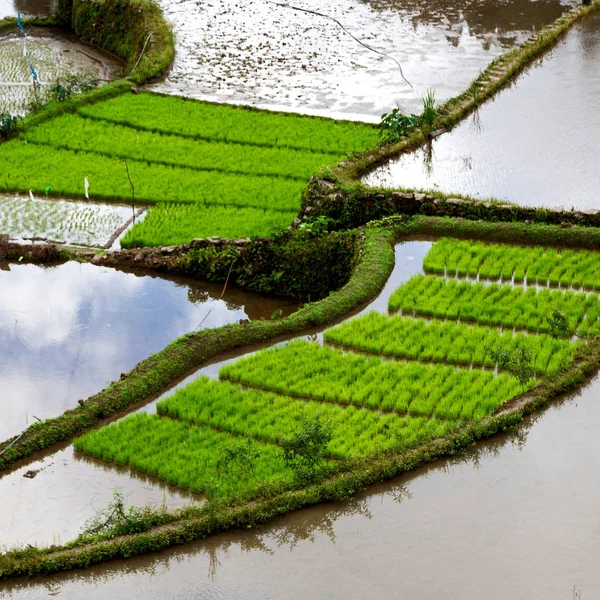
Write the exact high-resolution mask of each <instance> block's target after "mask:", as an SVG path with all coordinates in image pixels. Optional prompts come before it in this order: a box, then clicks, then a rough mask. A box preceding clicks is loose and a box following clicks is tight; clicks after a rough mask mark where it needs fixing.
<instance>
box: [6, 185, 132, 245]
mask: <svg viewBox="0 0 600 600" xmlns="http://www.w3.org/2000/svg"><path fill="white" fill-rule="evenodd" d="M137 213H138V210H137V209H136V212H135V214H136V217H137ZM132 218H133V211H132V207H131V206H126V205H124V204H116V203H112V204H102V203H98V202H93V203H90V202H76V201H71V200H58V199H52V200H45V199H39V198H35V197H32V196H19V195H8V194H7V195H0V232H9V235H10V239H11V241H16V242H26V243H29V242H30V241H50V242H54V243H58V244H72V245H76V246H92V247H106V246H110V241H111V240H112V238H113V237H114V236H115V234H116V233H117V232H118V230H120V229H121V228H123V227H124V226H126V224H127V223H128V222H129V221H130V220H131V219H132ZM137 218H139V217H137Z"/></svg>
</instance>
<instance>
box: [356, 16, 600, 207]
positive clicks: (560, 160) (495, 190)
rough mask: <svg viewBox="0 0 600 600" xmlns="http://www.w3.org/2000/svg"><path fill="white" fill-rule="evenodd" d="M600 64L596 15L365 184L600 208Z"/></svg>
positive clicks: (599, 22)
mask: <svg viewBox="0 0 600 600" xmlns="http://www.w3.org/2000/svg"><path fill="white" fill-rule="evenodd" d="M599 65H600V16H592V17H589V18H588V19H586V20H585V21H584V22H582V23H581V24H580V25H577V26H576V27H575V28H574V29H572V30H571V31H570V32H569V33H568V35H567V36H566V38H564V40H563V41H562V42H561V43H560V44H559V45H558V47H557V48H556V49H555V50H553V51H552V52H551V53H550V54H548V55H546V56H545V57H544V58H543V59H542V60H541V61H539V62H538V63H536V65H535V66H534V67H533V68H531V69H530V70H529V71H527V72H526V74H525V75H523V76H522V77H520V78H519V79H518V80H517V81H516V83H515V84H514V85H513V86H511V87H510V88H508V89H506V90H504V91H503V92H501V93H500V94H499V95H498V96H496V97H495V98H494V99H493V100H491V101H489V102H487V103H485V104H484V105H482V106H481V107H480V109H479V111H478V113H477V114H475V115H473V116H471V117H469V118H467V119H466V120H465V121H463V122H462V123H461V124H460V125H458V126H457V127H456V128H455V129H454V130H453V131H452V132H450V133H447V134H444V135H442V136H440V137H439V138H437V139H435V140H434V141H433V144H432V145H431V147H429V148H427V147H425V148H423V149H421V150H419V151H417V152H414V153H411V154H407V155H404V156H402V157H400V158H399V159H398V160H396V161H393V162H391V163H390V164H389V165H386V166H383V167H381V168H380V169H378V170H377V171H375V172H374V173H372V174H371V175H370V176H369V177H367V178H366V181H367V183H370V184H377V185H386V186H402V187H408V188H411V187H415V188H423V189H434V190H437V191H443V192H446V193H450V194H452V193H460V194H467V195H471V196H474V197H478V198H488V197H494V196H495V197H497V198H501V199H505V200H510V201H513V202H516V203H518V204H521V205H526V206H527V205H532V206H562V207H565V208H567V209H570V208H571V207H575V208H579V209H590V208H595V209H599V208H600V202H599V201H598V189H599V188H600V161H599V160H598V152H597V148H598V139H600V120H598V111H597V106H598V97H599V96H600V68H599Z"/></svg>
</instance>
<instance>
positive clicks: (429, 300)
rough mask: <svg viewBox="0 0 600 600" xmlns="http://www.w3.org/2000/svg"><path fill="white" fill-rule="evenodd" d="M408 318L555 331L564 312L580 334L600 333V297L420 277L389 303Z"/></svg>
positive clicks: (404, 287) (411, 280)
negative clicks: (553, 319) (554, 321)
mask: <svg viewBox="0 0 600 600" xmlns="http://www.w3.org/2000/svg"><path fill="white" fill-rule="evenodd" d="M388 306H389V309H390V310H391V311H396V310H399V309H401V310H402V311H403V313H405V314H412V313H414V314H419V315H426V316H431V317H438V318H440V317H441V318H447V319H452V320H454V319H461V320H464V321H476V322H477V323H480V324H484V325H493V326H500V325H502V326H503V327H511V328H512V327H516V328H519V329H529V330H531V331H541V332H549V331H550V325H549V322H548V319H549V317H550V316H551V315H552V312H553V311H554V310H558V311H560V312H562V313H563V314H564V315H565V316H566V317H567V319H568V321H569V327H570V328H571V330H572V331H574V332H576V333H577V334H579V335H582V336H584V335H585V336H587V335H598V334H599V333H600V321H599V318H598V317H599V316H600V298H599V297H598V296H597V295H596V294H589V295H588V294H585V293H583V292H573V291H564V290H551V289H541V290H536V289H535V288H527V289H525V288H523V287H513V286H511V285H499V284H491V285H484V284H482V283H472V282H469V281H456V280H454V279H451V280H448V279H443V278H439V277H434V276H426V275H416V276H415V277H413V278H412V279H410V280H409V281H408V282H407V283H405V284H404V285H402V286H401V287H399V288H398V289H397V290H396V291H395V292H394V293H393V294H392V295H391V297H390V300H389V303H388Z"/></svg>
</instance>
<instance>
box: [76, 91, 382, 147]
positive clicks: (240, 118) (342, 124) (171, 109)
mask: <svg viewBox="0 0 600 600" xmlns="http://www.w3.org/2000/svg"><path fill="white" fill-rule="evenodd" d="M78 112H79V114H80V115H82V116H86V117H90V118H95V119H100V120H102V121H107V122H111V123H116V124H120V125H126V126H128V127H132V128H135V129H140V130H146V131H154V132H161V133H171V134H176V135H181V136H186V137H190V138H193V139H204V140H209V141H216V142H228V143H230V142H235V143H239V144H250V145H253V146H267V147H277V148H292V149H296V150H307V151H310V152H324V153H329V154H333V155H340V154H348V153H351V152H360V151H362V150H367V149H368V148H371V147H373V146H375V145H376V143H377V138H378V130H377V128H376V127H374V126H372V125H368V124H364V123H353V122H350V121H334V120H331V119H324V118H321V117H305V116H301V115H295V114H285V113H273V112H264V111H258V110H252V109H248V108H245V107H235V106H228V105H219V104H210V103H208V102H197V101H193V100H184V99H182V98H177V97H165V96H159V95H153V94H139V95H126V96H119V97H118V98H113V99H111V100H108V101H107V102H103V103H101V104H94V105H92V106H86V107H83V108H80V109H79V111H78ZM156 115H160V118H159V119H157V118H156Z"/></svg>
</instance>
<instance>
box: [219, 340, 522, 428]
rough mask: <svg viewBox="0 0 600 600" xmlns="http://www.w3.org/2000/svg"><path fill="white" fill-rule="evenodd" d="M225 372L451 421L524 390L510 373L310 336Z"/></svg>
mask: <svg viewBox="0 0 600 600" xmlns="http://www.w3.org/2000/svg"><path fill="white" fill-rule="evenodd" d="M219 376H220V377H221V378H222V379H226V380H229V381H232V382H235V383H241V384H244V385H248V386H252V387H256V388H260V389H263V390H269V391H273V392H278V393H282V394H286V395H290V396H296V397H301V398H307V399H311V400H320V401H325V402H336V403H340V404H353V405H355V406H361V407H362V406H365V407H368V408H372V409H377V410H389V411H395V412H398V413H401V414H408V415H410V416H416V417H432V416H435V417H437V418H442V419H448V420H456V419H464V420H470V419H480V418H483V417H485V416H487V415H489V414H491V413H492V412H493V411H494V410H495V409H496V408H498V407H499V406H501V405H502V404H503V403H504V402H506V401H507V400H510V399H511V398H513V397H514V396H516V395H518V394H519V393H521V391H522V388H521V386H520V385H519V383H518V381H517V380H516V378H514V377H513V376H512V375H508V374H505V373H502V374H499V375H495V374H494V373H493V372H490V371H480V370H475V369H474V370H469V369H460V368H455V367H451V366H447V365H439V364H437V365H436V364H421V363H417V362H402V361H382V360H381V359H380V358H379V357H375V356H365V355H361V354H353V353H344V352H342V351H341V350H339V349H335V348H330V347H327V346H321V345H320V344H314V343H308V342H305V341H296V342H291V343H289V344H286V345H285V346H283V347H276V348H271V349H268V350H264V351H262V352H258V353H257V354H255V355H253V356H249V357H246V358H243V359H241V360H239V361H237V362H235V363H232V364H230V365H227V366H225V367H223V368H222V369H221V371H220V373H219Z"/></svg>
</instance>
